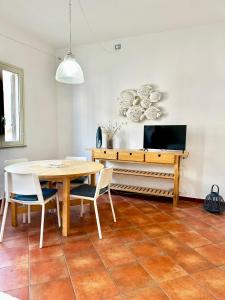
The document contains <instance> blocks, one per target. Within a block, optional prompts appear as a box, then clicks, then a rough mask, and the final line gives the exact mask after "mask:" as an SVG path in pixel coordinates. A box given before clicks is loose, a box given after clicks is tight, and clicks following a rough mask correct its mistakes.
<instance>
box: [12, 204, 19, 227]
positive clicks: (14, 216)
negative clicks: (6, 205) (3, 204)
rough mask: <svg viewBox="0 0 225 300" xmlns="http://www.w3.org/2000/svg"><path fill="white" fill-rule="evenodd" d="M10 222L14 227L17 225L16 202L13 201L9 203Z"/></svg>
mask: <svg viewBox="0 0 225 300" xmlns="http://www.w3.org/2000/svg"><path fill="white" fill-rule="evenodd" d="M11 223H12V226H14V227H15V226H17V225H18V219H17V204H16V203H15V202H12V203H11Z"/></svg>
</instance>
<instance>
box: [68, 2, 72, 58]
mask: <svg viewBox="0 0 225 300" xmlns="http://www.w3.org/2000/svg"><path fill="white" fill-rule="evenodd" d="M71 14H72V0H69V30H70V32H69V50H68V54H71V53H72V52H71V43H72V17H71Z"/></svg>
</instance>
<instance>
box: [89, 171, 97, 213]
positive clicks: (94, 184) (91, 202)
mask: <svg viewBox="0 0 225 300" xmlns="http://www.w3.org/2000/svg"><path fill="white" fill-rule="evenodd" d="M91 185H92V186H96V174H91ZM90 211H91V213H93V212H94V202H93V201H90Z"/></svg>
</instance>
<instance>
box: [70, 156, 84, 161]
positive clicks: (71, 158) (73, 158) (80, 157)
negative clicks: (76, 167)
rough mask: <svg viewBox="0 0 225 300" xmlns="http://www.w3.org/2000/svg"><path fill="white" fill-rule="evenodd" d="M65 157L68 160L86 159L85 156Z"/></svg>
mask: <svg viewBox="0 0 225 300" xmlns="http://www.w3.org/2000/svg"><path fill="white" fill-rule="evenodd" d="M65 159H68V160H83V161H86V160H87V157H86V156H66V157H65Z"/></svg>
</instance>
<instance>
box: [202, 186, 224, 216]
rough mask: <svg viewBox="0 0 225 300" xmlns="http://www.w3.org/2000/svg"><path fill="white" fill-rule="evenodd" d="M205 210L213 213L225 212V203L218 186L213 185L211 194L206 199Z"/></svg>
mask: <svg viewBox="0 0 225 300" xmlns="http://www.w3.org/2000/svg"><path fill="white" fill-rule="evenodd" d="M214 187H216V188H217V191H216V192H215V191H214ZM204 209H205V210H206V211H209V212H211V213H222V212H223V211H224V210H225V201H224V199H223V198H222V197H221V196H220V194H219V187H218V185H216V184H213V185H212V187H211V193H210V194H209V195H207V196H206V198H205V201H204Z"/></svg>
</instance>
